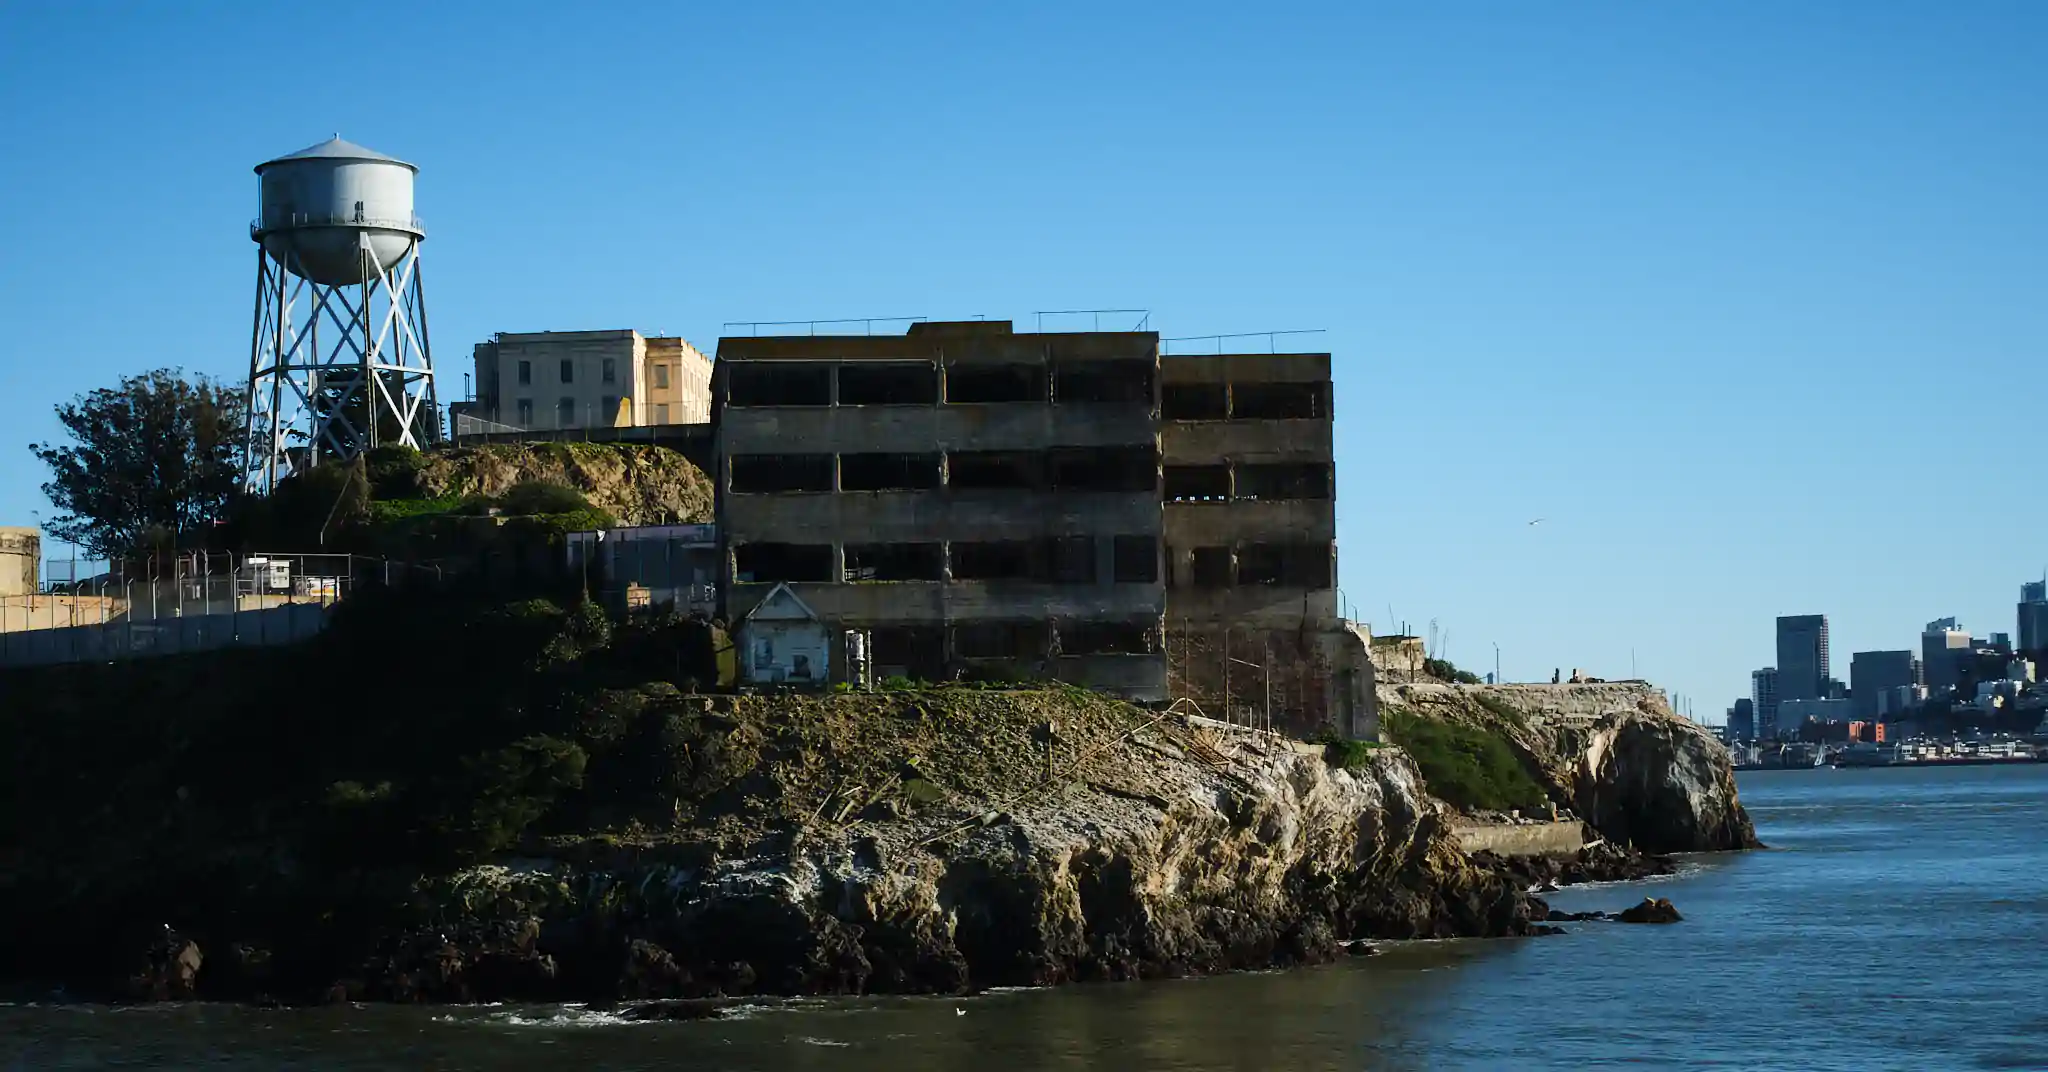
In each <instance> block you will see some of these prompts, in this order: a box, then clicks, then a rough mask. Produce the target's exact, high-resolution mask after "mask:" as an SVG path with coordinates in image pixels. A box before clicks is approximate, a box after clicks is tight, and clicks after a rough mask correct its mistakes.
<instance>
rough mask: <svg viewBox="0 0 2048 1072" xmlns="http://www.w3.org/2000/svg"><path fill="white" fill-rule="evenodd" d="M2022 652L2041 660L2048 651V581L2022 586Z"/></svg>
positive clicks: (2020, 614) (2030, 582)
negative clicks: (2042, 654) (2047, 650)
mask: <svg viewBox="0 0 2048 1072" xmlns="http://www.w3.org/2000/svg"><path fill="white" fill-rule="evenodd" d="M2019 619H2020V620H2019V623H2018V625H2019V634H2020V651H2022V652H2025V653H2026V654H2028V655H2032V656H2034V657H2035V658H2040V656H2041V653H2042V651H2043V650H2044V649H2048V581H2028V582H2027V583H2025V584H2023V585H2020V612H2019Z"/></svg>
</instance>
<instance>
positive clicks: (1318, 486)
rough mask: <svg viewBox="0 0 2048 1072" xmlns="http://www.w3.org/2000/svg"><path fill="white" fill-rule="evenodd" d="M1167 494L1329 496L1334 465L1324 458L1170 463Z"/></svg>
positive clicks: (1176, 498)
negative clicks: (1211, 463) (1322, 460)
mask: <svg viewBox="0 0 2048 1072" xmlns="http://www.w3.org/2000/svg"><path fill="white" fill-rule="evenodd" d="M1165 496H1166V498H1167V500H1168V501H1170V502H1226V501H1229V500H1233V499H1236V500H1246V499H1252V500H1272V499H1327V498H1329V497H1330V467H1329V466H1328V465H1326V464H1324V463H1322V462H1282V463H1271V464H1263V465H1253V464H1241V465H1169V466H1167V467H1166V470H1165Z"/></svg>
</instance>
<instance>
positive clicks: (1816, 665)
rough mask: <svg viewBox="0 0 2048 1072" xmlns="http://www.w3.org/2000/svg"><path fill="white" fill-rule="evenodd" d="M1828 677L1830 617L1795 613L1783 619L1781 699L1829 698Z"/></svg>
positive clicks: (1780, 636) (1780, 624)
mask: <svg viewBox="0 0 2048 1072" xmlns="http://www.w3.org/2000/svg"><path fill="white" fill-rule="evenodd" d="M1828 676H1829V675H1828V616H1827V615H1825V614H1792V615H1786V616H1784V617H1781V618H1779V619H1778V699H1780V700H1822V699H1826V698H1827V695H1828Z"/></svg>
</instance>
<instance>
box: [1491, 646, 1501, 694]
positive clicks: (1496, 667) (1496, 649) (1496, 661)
mask: <svg viewBox="0 0 2048 1072" xmlns="http://www.w3.org/2000/svg"><path fill="white" fill-rule="evenodd" d="M1501 681H1502V678H1501V676H1500V641H1498V640H1496V641H1494V642H1493V683H1494V684H1496V685H1498V684H1500V683H1501Z"/></svg>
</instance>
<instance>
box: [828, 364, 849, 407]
mask: <svg viewBox="0 0 2048 1072" xmlns="http://www.w3.org/2000/svg"><path fill="white" fill-rule="evenodd" d="M845 367H846V363H845V362H843V361H835V362H833V363H832V375H831V376H829V377H827V378H826V381H825V393H826V395H827V396H828V397H827V398H826V400H825V401H826V402H827V404H829V405H833V406H837V405H838V404H839V370H840V369H843V368H845Z"/></svg>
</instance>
